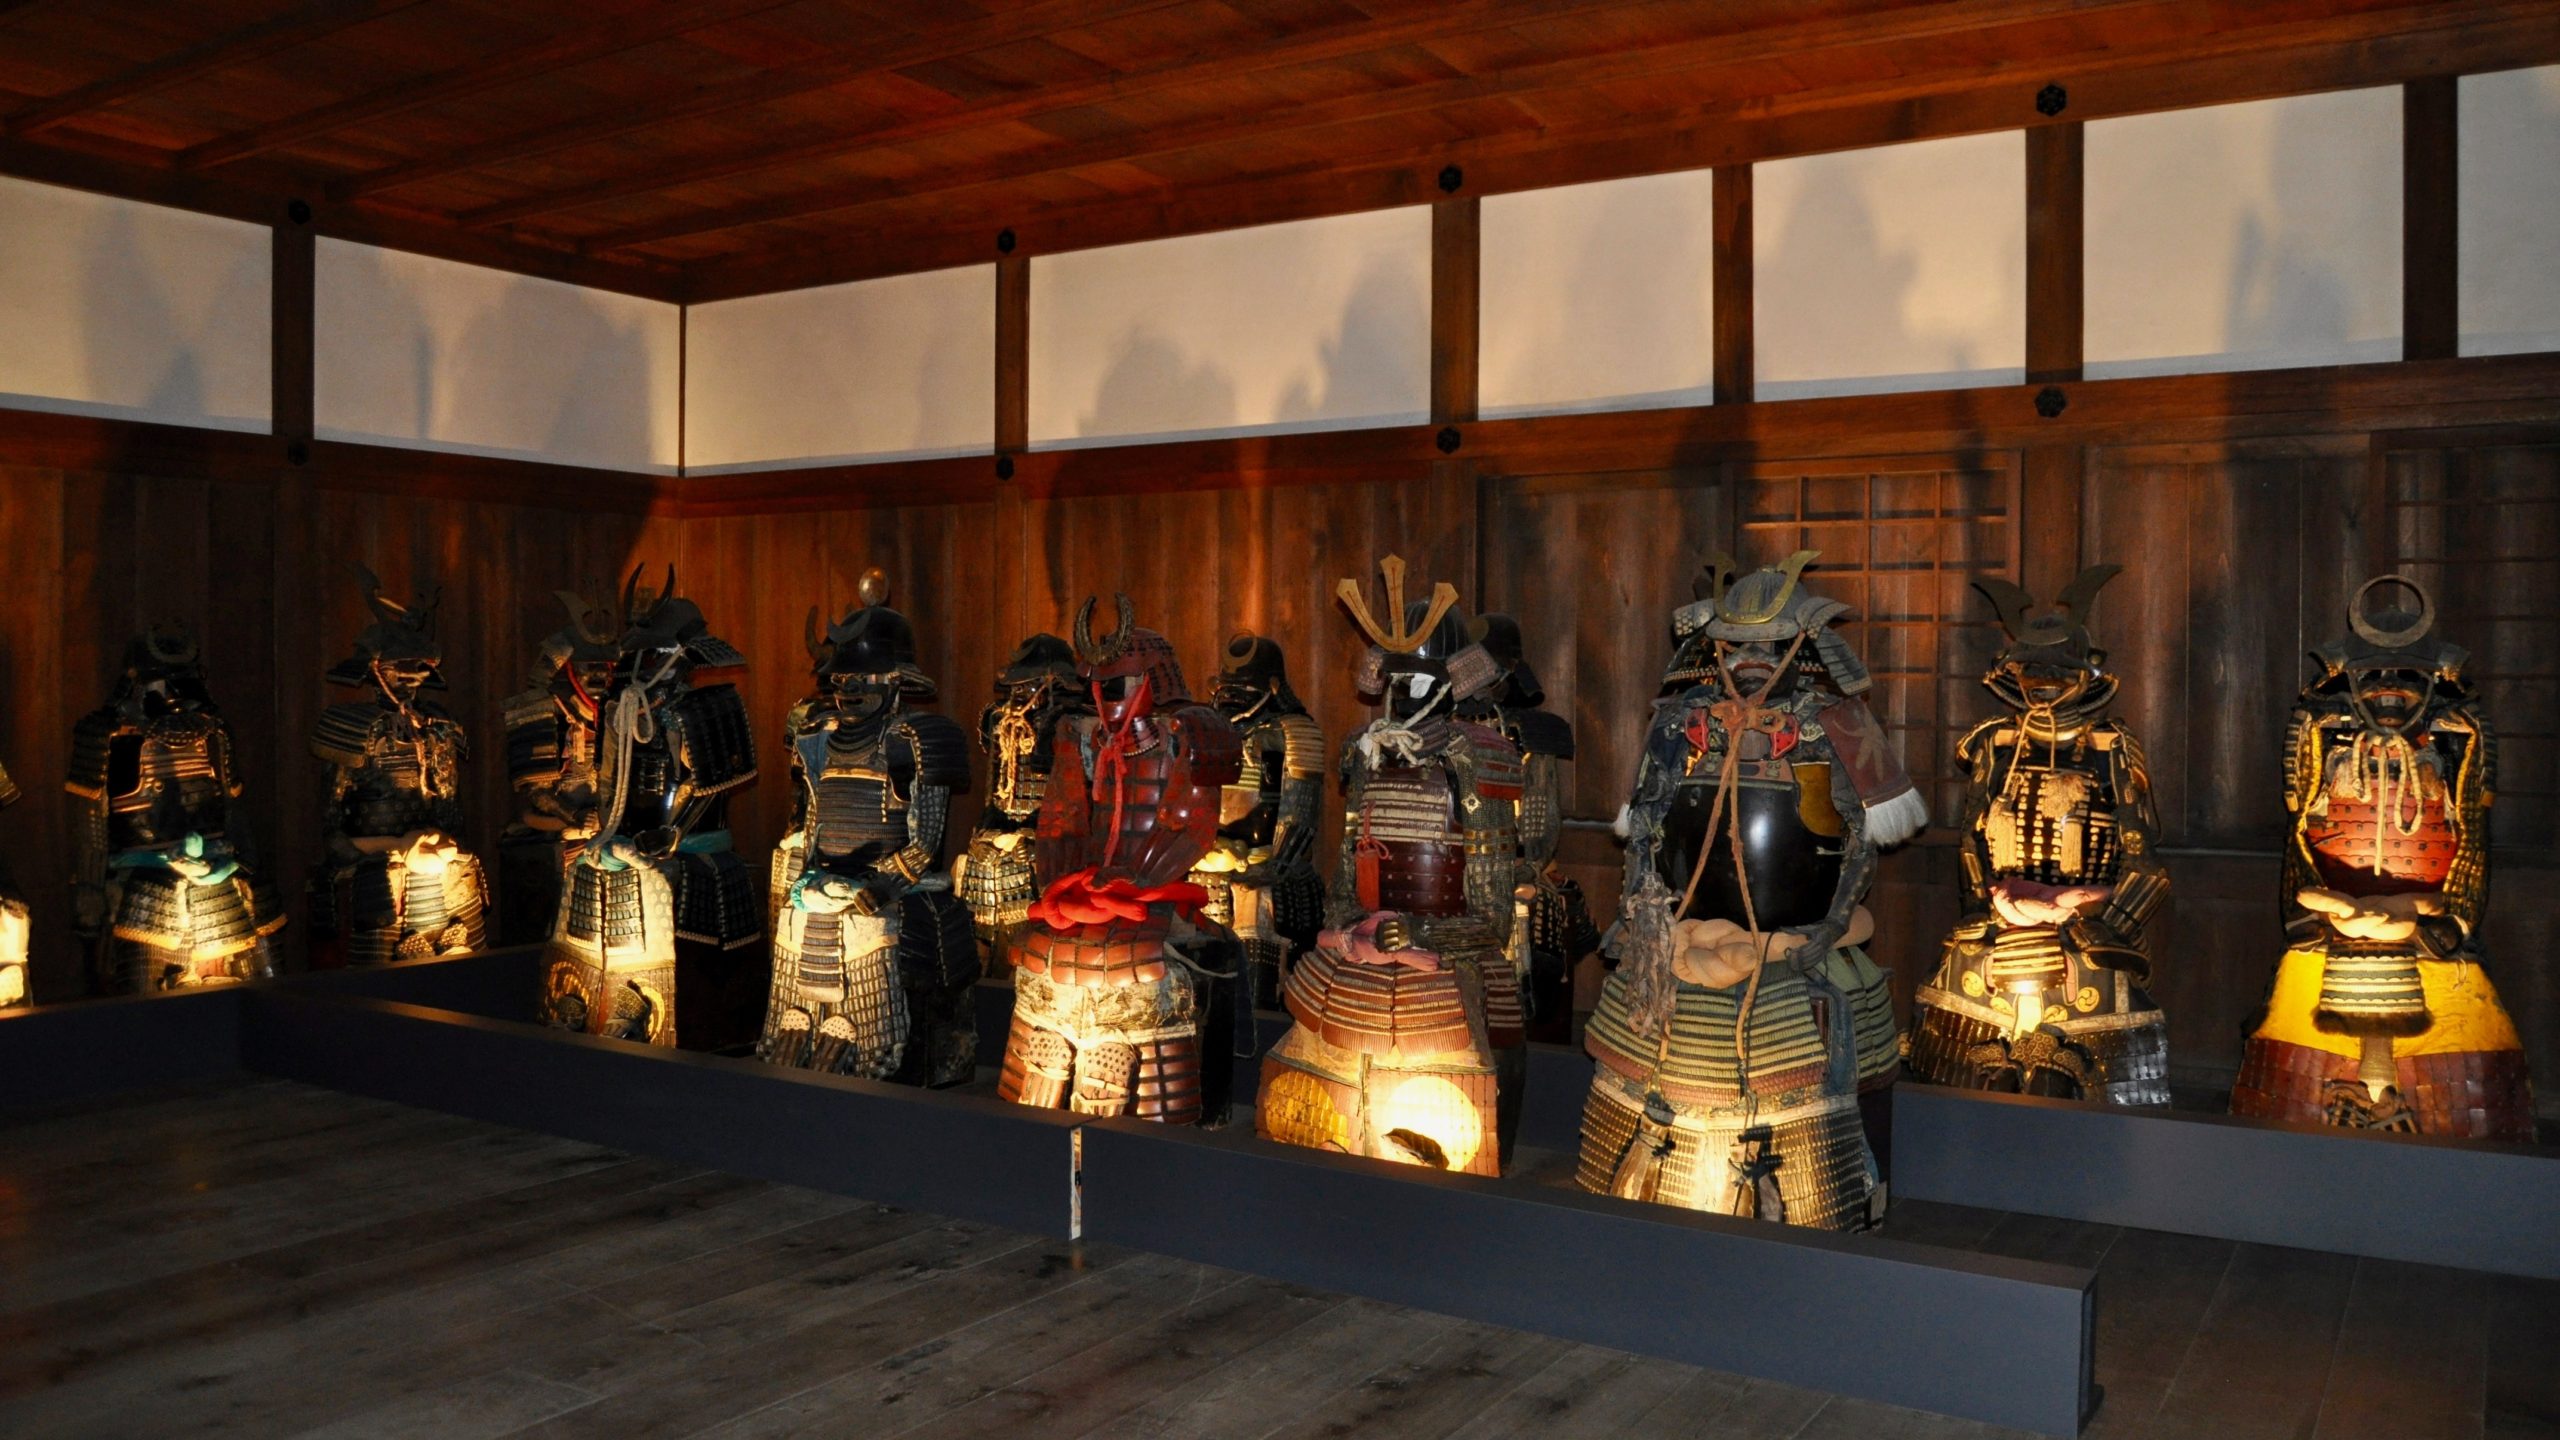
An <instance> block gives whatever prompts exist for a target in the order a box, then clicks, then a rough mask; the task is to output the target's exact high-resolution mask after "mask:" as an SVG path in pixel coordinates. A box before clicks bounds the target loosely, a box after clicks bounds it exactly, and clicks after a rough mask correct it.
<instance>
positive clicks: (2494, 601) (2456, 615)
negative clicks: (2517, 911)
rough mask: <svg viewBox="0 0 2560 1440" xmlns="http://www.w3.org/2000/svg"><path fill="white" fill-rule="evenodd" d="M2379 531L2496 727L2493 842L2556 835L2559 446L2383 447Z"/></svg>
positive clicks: (2532, 844) (2523, 844)
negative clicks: (2424, 596)
mask: <svg viewBox="0 0 2560 1440" xmlns="http://www.w3.org/2000/svg"><path fill="white" fill-rule="evenodd" d="M2391 461H2392V463H2391V465H2390V467H2389V470H2388V472H2387V479H2386V482H2385V486H2384V491H2383V506H2384V525H2383V534H2384V536H2385V541H2386V544H2387V545H2388V546H2389V549H2390V559H2391V562H2392V564H2393V566H2394V567H2395V568H2397V569H2399V570H2401V571H2402V572H2403V573H2405V574H2408V575H2411V576H2413V577H2415V578H2416V579H2417V580H2418V582H2419V583H2420V584H2423V585H2425V586H2426V587H2427V590H2428V592H2429V593H2430V594H2432V595H2433V596H2434V597H2435V602H2436V631H2437V633H2438V634H2440V635H2442V636H2443V637H2444V638H2445V639H2447V640H2449V641H2451V642H2453V643H2454V644H2456V645H2461V646H2464V647H2466V648H2468V649H2469V650H2470V651H2471V663H2470V667H2469V670H2470V675H2471V678H2472V681H2473V683H2474V685H2475V686H2476V687H2477V691H2478V694H2479V697H2480V707H2481V709H2482V711H2483V712H2484V713H2486V714H2487V716H2488V717H2489V721H2490V723H2491V724H2492V725H2494V726H2496V727H2497V732H2498V737H2499V747H2498V791H2497V804H2496V805H2495V807H2494V808H2493V809H2492V810H2491V811H2490V837H2491V840H2492V842H2493V843H2495V844H2498V845H2502V846H2516V847H2520V848H2529V849H2548V848H2549V847H2551V846H2552V845H2553V844H2555V843H2560V445H2500V446H2482V447H2479V448H2475V449H2448V450H2421V451H2403V452H2399V453H2396V454H2394V455H2393V456H2392V457H2391Z"/></svg>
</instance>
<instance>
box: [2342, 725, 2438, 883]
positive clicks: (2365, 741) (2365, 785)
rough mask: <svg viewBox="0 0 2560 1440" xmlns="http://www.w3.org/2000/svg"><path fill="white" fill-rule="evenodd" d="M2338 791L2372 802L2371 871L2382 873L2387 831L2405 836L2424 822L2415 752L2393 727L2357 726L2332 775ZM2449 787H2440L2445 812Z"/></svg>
mask: <svg viewBox="0 0 2560 1440" xmlns="http://www.w3.org/2000/svg"><path fill="white" fill-rule="evenodd" d="M2338 793H2339V794H2340V795H2342V796H2344V797H2346V798H2347V799H2349V800H2362V801H2367V802H2369V803H2371V805H2372V806H2373V859H2372V861H2371V862H2370V863H2371V865H2372V868H2373V873H2374V874H2376V875H2380V874H2382V873H2383V842H2384V840H2385V839H2386V838H2388V836H2390V835H2394V834H2396V835H2398V836H2400V837H2401V838H2402V839H2404V840H2405V839H2407V838H2409V837H2410V836H2413V835H2415V834H2417V833H2418V829H2419V827H2420V826H2421V825H2423V824H2425V823H2426V818H2427V797H2426V786H2425V784H2424V782H2423V781H2422V780H2421V778H2420V775H2419V768H2418V752H2417V749H2416V747H2414V746H2412V745H2411V744H2410V743H2409V737H2408V736H2406V735H2403V734H2401V733H2400V732H2398V731H2396V730H2395V731H2389V732H2385V733H2381V734H2377V733H2375V732H2374V731H2373V730H2371V729H2365V728H2359V729H2358V730H2357V731H2356V733H2355V738H2354V739H2352V740H2350V741H2348V742H2347V763H2346V766H2345V768H2344V770H2342V771H2341V772H2340V774H2339V776H2338ZM2453 808H2454V806H2453V792H2452V790H2451V788H2450V787H2448V788H2447V789H2446V791H2445V813H2446V815H2447V816H2448V817H2450V816H2451V815H2452V813H2453Z"/></svg>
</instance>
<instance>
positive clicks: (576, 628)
mask: <svg viewBox="0 0 2560 1440" xmlns="http://www.w3.org/2000/svg"><path fill="white" fill-rule="evenodd" d="M556 593H557V594H558V595H559V598H560V601H561V603H563V604H564V605H566V606H567V607H568V610H569V624H568V625H567V626H566V627H565V628H563V629H561V630H558V631H555V632H553V633H552V635H551V636H550V638H548V639H546V640H545V641H544V642H543V645H542V654H541V657H540V658H539V659H538V660H537V661H536V662H535V664H534V667H533V674H532V684H531V685H530V687H529V688H527V689H525V690H522V691H520V692H518V693H516V694H514V695H510V696H508V697H507V699H506V701H505V706H504V711H503V714H504V718H505V722H506V735H507V783H508V785H509V786H510V787H511V788H512V789H513V790H514V792H515V797H516V815H515V819H514V820H512V821H510V822H509V823H508V825H507V828H506V832H505V833H504V834H502V835H500V836H499V837H498V870H499V876H500V882H501V883H500V884H499V886H498V943H499V944H501V945H529V944H535V943H539V942H541V941H543V940H545V939H548V938H549V937H550V934H551V931H552V927H553V926H554V925H556V924H557V923H558V922H559V918H560V897H561V887H562V885H563V884H564V883H565V881H566V879H567V877H568V867H569V862H570V861H572V860H574V859H576V858H577V856H578V852H579V851H581V850H583V849H584V848H585V847H586V843H587V841H589V840H590V839H592V838H594V835H595V821H596V815H597V791H596V777H597V771H598V769H599V767H600V766H601V765H602V763H603V743H602V742H603V730H602V727H601V725H600V724H599V721H598V712H597V707H596V698H595V697H597V696H598V695H601V694H603V693H605V692H606V691H607V690H608V689H610V688H611V687H612V684H613V670H614V664H615V661H616V660H617V659H618V658H619V655H620V640H619V637H620V633H621V626H620V624H619V623H618V621H617V617H615V616H614V615H613V614H612V613H611V612H609V611H604V610H591V609H590V608H589V607H588V604H587V602H586V600H584V599H583V598H581V597H580V596H578V595H575V594H572V593H570V592H569V591H566V590H563V591H559V592H556Z"/></svg>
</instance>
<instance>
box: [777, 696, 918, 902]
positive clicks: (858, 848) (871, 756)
mask: <svg viewBox="0 0 2560 1440" xmlns="http://www.w3.org/2000/svg"><path fill="white" fill-rule="evenodd" d="M811 740H816V741H817V742H818V743H817V744H816V745H814V746H813V745H811V744H810V743H809V742H810V741H811ZM800 743H801V749H802V764H804V765H806V764H808V762H809V760H810V759H811V758H813V757H811V756H810V754H809V752H810V751H811V750H816V751H817V752H818V753H817V755H816V756H815V757H814V758H815V759H816V760H817V762H818V766H817V769H816V773H815V774H814V775H813V777H812V786H811V788H812V789H813V790H814V791H815V792H816V800H815V802H814V803H813V804H812V806H811V814H810V817H809V850H810V854H811V856H812V857H813V858H815V859H817V860H820V861H823V862H834V861H841V860H850V861H851V862H852V863H853V864H854V866H855V867H856V868H859V867H860V866H861V865H864V864H868V863H871V862H873V861H875V860H877V859H878V858H879V857H881V856H883V855H888V854H892V853H894V852H895V851H897V850H898V848H899V847H901V846H903V845H905V844H906V843H907V799H908V796H909V795H911V794H912V793H913V792H914V789H915V756H914V754H913V752H912V751H911V750H910V749H909V747H908V746H907V745H906V744H905V743H904V742H903V741H901V740H900V739H899V738H898V737H897V736H896V735H895V734H894V733H892V732H889V731H888V729H887V727H886V726H885V725H883V724H881V723H880V722H878V721H874V722H872V725H871V728H870V729H869V730H868V732H864V731H859V730H857V729H855V727H854V726H853V725H851V724H841V725H839V726H837V727H836V728H835V729H833V730H830V731H826V732H824V733H823V735H812V736H807V737H803V739H802V740H801V742H800Z"/></svg>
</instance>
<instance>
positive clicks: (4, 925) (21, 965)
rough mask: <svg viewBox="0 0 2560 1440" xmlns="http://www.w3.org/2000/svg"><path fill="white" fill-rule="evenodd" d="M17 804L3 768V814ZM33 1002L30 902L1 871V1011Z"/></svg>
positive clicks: (13, 785)
mask: <svg viewBox="0 0 2560 1440" xmlns="http://www.w3.org/2000/svg"><path fill="white" fill-rule="evenodd" d="M17 803H18V786H17V782H16V781H13V780H11V779H10V778H9V771H8V769H7V767H5V766H0V810H6V809H8V808H9V807H10V806H12V805H15V804H17ZM34 1000H35V991H34V987H33V986H31V985H29V984H28V983H27V902H26V901H24V900H21V899H19V898H18V892H17V891H16V890H15V889H13V888H11V887H10V884H9V876H8V873H7V871H5V870H0V1010H6V1009H8V1008H10V1007H11V1006H13V1005H27V1004H32V1003H34Z"/></svg>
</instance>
